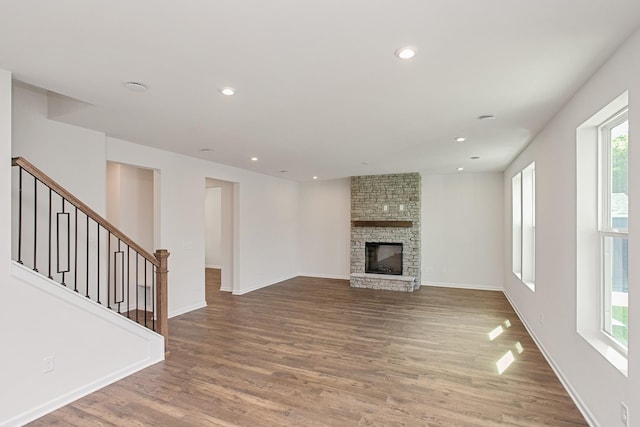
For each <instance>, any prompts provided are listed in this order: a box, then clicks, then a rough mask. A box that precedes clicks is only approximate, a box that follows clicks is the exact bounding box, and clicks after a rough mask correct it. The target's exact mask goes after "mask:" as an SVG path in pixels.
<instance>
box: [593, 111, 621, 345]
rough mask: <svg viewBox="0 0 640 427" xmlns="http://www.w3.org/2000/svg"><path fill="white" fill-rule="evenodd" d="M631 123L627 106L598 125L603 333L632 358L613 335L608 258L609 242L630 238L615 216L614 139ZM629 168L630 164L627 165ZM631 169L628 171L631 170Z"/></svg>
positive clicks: (604, 336) (601, 332)
mask: <svg viewBox="0 0 640 427" xmlns="http://www.w3.org/2000/svg"><path fill="white" fill-rule="evenodd" d="M628 121H629V107H628V106H625V107H624V108H622V109H621V110H619V111H617V112H616V113H615V114H613V115H612V116H610V117H609V118H607V119H606V120H604V121H603V122H602V123H601V124H600V125H599V126H598V189H597V191H598V230H597V232H598V236H599V239H598V240H599V253H600V274H599V277H600V279H599V286H600V302H599V312H600V334H601V335H602V337H601V338H602V339H603V340H604V341H605V342H606V343H607V344H608V345H610V346H611V347H613V348H615V349H616V350H617V351H619V352H620V353H622V354H623V355H624V356H627V355H628V343H627V346H625V345H624V344H623V343H622V342H620V341H619V340H618V339H616V338H615V336H614V335H613V332H612V326H611V320H612V314H611V293H612V284H611V280H610V279H609V276H610V271H611V266H610V265H609V261H608V258H609V257H610V253H611V250H612V249H611V247H612V244H611V243H607V242H608V241H609V239H626V240H627V241H628V239H629V229H628V225H627V228H626V229H620V228H617V227H614V226H613V221H612V215H611V199H612V197H611V196H612V194H613V191H612V190H613V174H612V169H613V159H612V156H611V151H612V143H613V141H612V139H611V130H612V129H614V128H615V127H616V126H619V125H621V124H622V123H624V122H628ZM627 168H628V165H627ZM627 170H628V169H627Z"/></svg>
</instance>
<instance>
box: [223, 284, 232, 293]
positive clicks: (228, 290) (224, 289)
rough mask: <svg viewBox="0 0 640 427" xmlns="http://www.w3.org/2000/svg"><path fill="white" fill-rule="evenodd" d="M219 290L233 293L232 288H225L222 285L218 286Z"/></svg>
mask: <svg viewBox="0 0 640 427" xmlns="http://www.w3.org/2000/svg"><path fill="white" fill-rule="evenodd" d="M220 290H221V291H222V292H233V288H225V287H222V285H220Z"/></svg>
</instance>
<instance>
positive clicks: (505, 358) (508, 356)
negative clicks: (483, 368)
mask: <svg viewBox="0 0 640 427" xmlns="http://www.w3.org/2000/svg"><path fill="white" fill-rule="evenodd" d="M503 325H504V328H510V327H511V322H510V321H509V320H508V319H507V320H505V321H504V322H503V323H502V324H501V325H498V326H496V327H495V328H494V329H493V330H492V331H491V332H489V334H488V335H489V341H493V340H495V339H496V338H498V337H499V336H500V335H502V333H503V332H504V331H505V329H504V328H503ZM514 347H515V350H516V352H517V353H518V354H522V352H523V351H524V347H522V344H521V343H520V341H518V342H516V343H515V344H514ZM515 361H516V358H515V356H514V354H513V351H511V350H509V351H507V352H506V353H505V354H504V355H502V357H500V359H498V361H497V362H496V368H497V369H498V375H502V373H503V372H504V371H506V370H507V368H509V366H511V364H512V363H513V362H515Z"/></svg>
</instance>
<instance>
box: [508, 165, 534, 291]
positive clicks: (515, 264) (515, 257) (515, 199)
mask: <svg viewBox="0 0 640 427" xmlns="http://www.w3.org/2000/svg"><path fill="white" fill-rule="evenodd" d="M535 177H536V166H535V162H533V163H531V164H530V165H529V166H527V167H526V168H524V169H523V170H522V171H521V172H519V173H518V174H516V175H515V176H514V177H513V178H512V179H511V199H512V233H511V235H512V246H511V247H512V270H513V274H515V275H516V276H517V277H518V278H519V279H520V280H522V282H523V283H524V284H526V285H527V286H528V287H529V288H530V289H531V290H532V291H535V235H536V233H535V227H536V222H535V221H536V219H535V210H536V205H535V192H536V188H535V181H536V179H535Z"/></svg>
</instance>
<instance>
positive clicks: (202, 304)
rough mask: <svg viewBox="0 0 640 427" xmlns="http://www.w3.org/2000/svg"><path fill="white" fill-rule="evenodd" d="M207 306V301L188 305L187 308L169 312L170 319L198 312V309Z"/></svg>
mask: <svg viewBox="0 0 640 427" xmlns="http://www.w3.org/2000/svg"><path fill="white" fill-rule="evenodd" d="M206 306H207V302H206V301H200V302H198V303H196V304H192V305H188V306H186V307H181V308H179V309H177V310H173V311H170V312H169V318H172V317H176V316H180V315H181V314H185V313H188V312H190V311H193V310H198V309H200V308H204V307H206Z"/></svg>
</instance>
